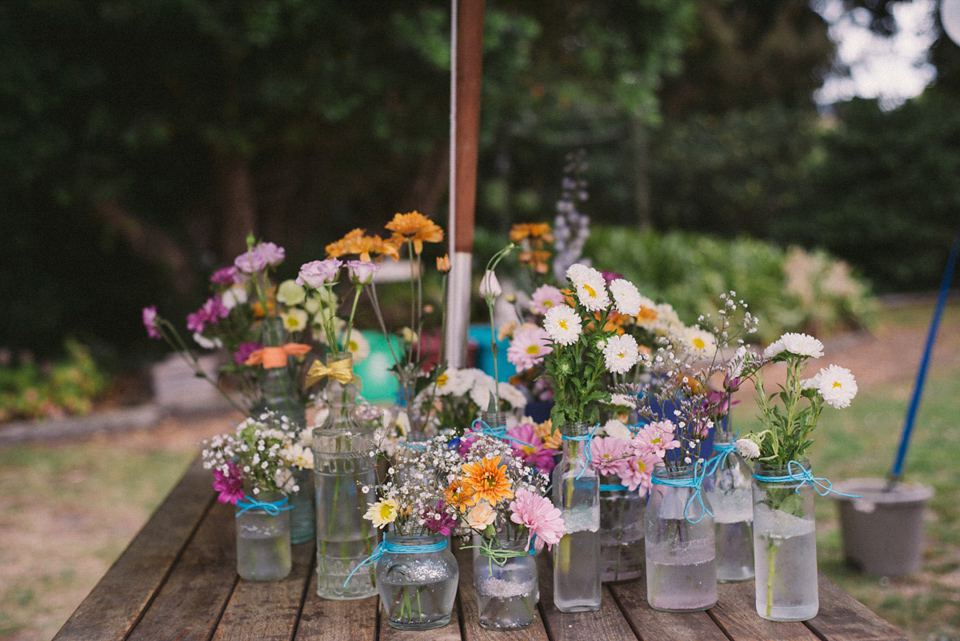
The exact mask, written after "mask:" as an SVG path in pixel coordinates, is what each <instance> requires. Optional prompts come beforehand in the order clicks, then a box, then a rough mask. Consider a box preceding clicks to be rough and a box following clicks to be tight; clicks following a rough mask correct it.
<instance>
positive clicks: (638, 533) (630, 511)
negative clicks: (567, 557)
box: [600, 476, 647, 583]
mask: <svg viewBox="0 0 960 641" xmlns="http://www.w3.org/2000/svg"><path fill="white" fill-rule="evenodd" d="M646 502H647V497H646V494H641V493H640V491H639V490H635V491H633V492H631V491H630V490H628V489H627V488H626V487H625V486H624V485H621V484H620V478H619V477H616V476H605V477H603V478H601V479H600V580H601V581H602V582H603V583H607V582H616V581H629V580H630V579H636V578H637V577H639V576H641V575H642V574H643V556H644V552H643V511H644V506H645V504H646Z"/></svg>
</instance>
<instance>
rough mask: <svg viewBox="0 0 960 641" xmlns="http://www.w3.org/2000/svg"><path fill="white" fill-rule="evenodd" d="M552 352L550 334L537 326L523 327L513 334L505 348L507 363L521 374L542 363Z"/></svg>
mask: <svg viewBox="0 0 960 641" xmlns="http://www.w3.org/2000/svg"><path fill="white" fill-rule="evenodd" d="M552 351H553V346H552V345H551V344H550V334H548V333H547V330H545V329H543V328H542V327H537V326H535V325H534V326H523V327H521V328H520V329H518V330H517V331H516V332H514V334H513V340H512V341H510V347H508V348H507V361H508V362H510V363H511V364H512V365H513V366H515V367H516V368H517V371H518V372H523V371H525V370H528V369H530V368H531V367H533V366H535V365H539V364H540V363H542V362H543V357H544V356H546V355H547V354H549V353H551V352H552Z"/></svg>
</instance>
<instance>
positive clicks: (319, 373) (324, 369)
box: [305, 356, 354, 387]
mask: <svg viewBox="0 0 960 641" xmlns="http://www.w3.org/2000/svg"><path fill="white" fill-rule="evenodd" d="M324 376H329V377H330V378H332V379H334V380H336V381H338V382H340V383H341V384H343V385H346V384H347V383H350V382H352V381H353V378H354V376H353V358H352V357H349V356H348V357H347V358H343V359H341V360H339V361H333V362H332V363H330V365H329V366H327V365H324V364H323V363H321V362H320V361H314V362H313V365H311V366H310V369H309V370H307V380H306V383H305V386H306V387H310V386H311V385H313V384H314V383H316V382H318V381H319V380H320V379H322V378H323V377H324Z"/></svg>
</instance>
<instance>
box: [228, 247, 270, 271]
mask: <svg viewBox="0 0 960 641" xmlns="http://www.w3.org/2000/svg"><path fill="white" fill-rule="evenodd" d="M233 265H234V267H236V268H237V269H238V270H239V271H241V272H243V273H244V274H256V273H257V272H262V271H263V270H264V269H266V268H267V259H266V257H265V256H263V255H262V254H261V253H260V252H259V251H257V248H256V247H251V248H250V249H248V250H247V251H245V252H243V253H242V254H240V255H239V256H237V257H236V258H235V259H234V260H233Z"/></svg>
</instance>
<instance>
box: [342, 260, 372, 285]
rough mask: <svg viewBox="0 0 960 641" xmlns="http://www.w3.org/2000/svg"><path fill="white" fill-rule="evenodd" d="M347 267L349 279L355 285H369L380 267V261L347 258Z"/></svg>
mask: <svg viewBox="0 0 960 641" xmlns="http://www.w3.org/2000/svg"><path fill="white" fill-rule="evenodd" d="M347 269H348V270H350V280H352V281H353V282H354V284H356V285H369V284H370V283H371V282H372V281H373V275H374V274H375V273H377V270H378V269H380V263H372V262H370V261H369V260H348V261H347Z"/></svg>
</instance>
